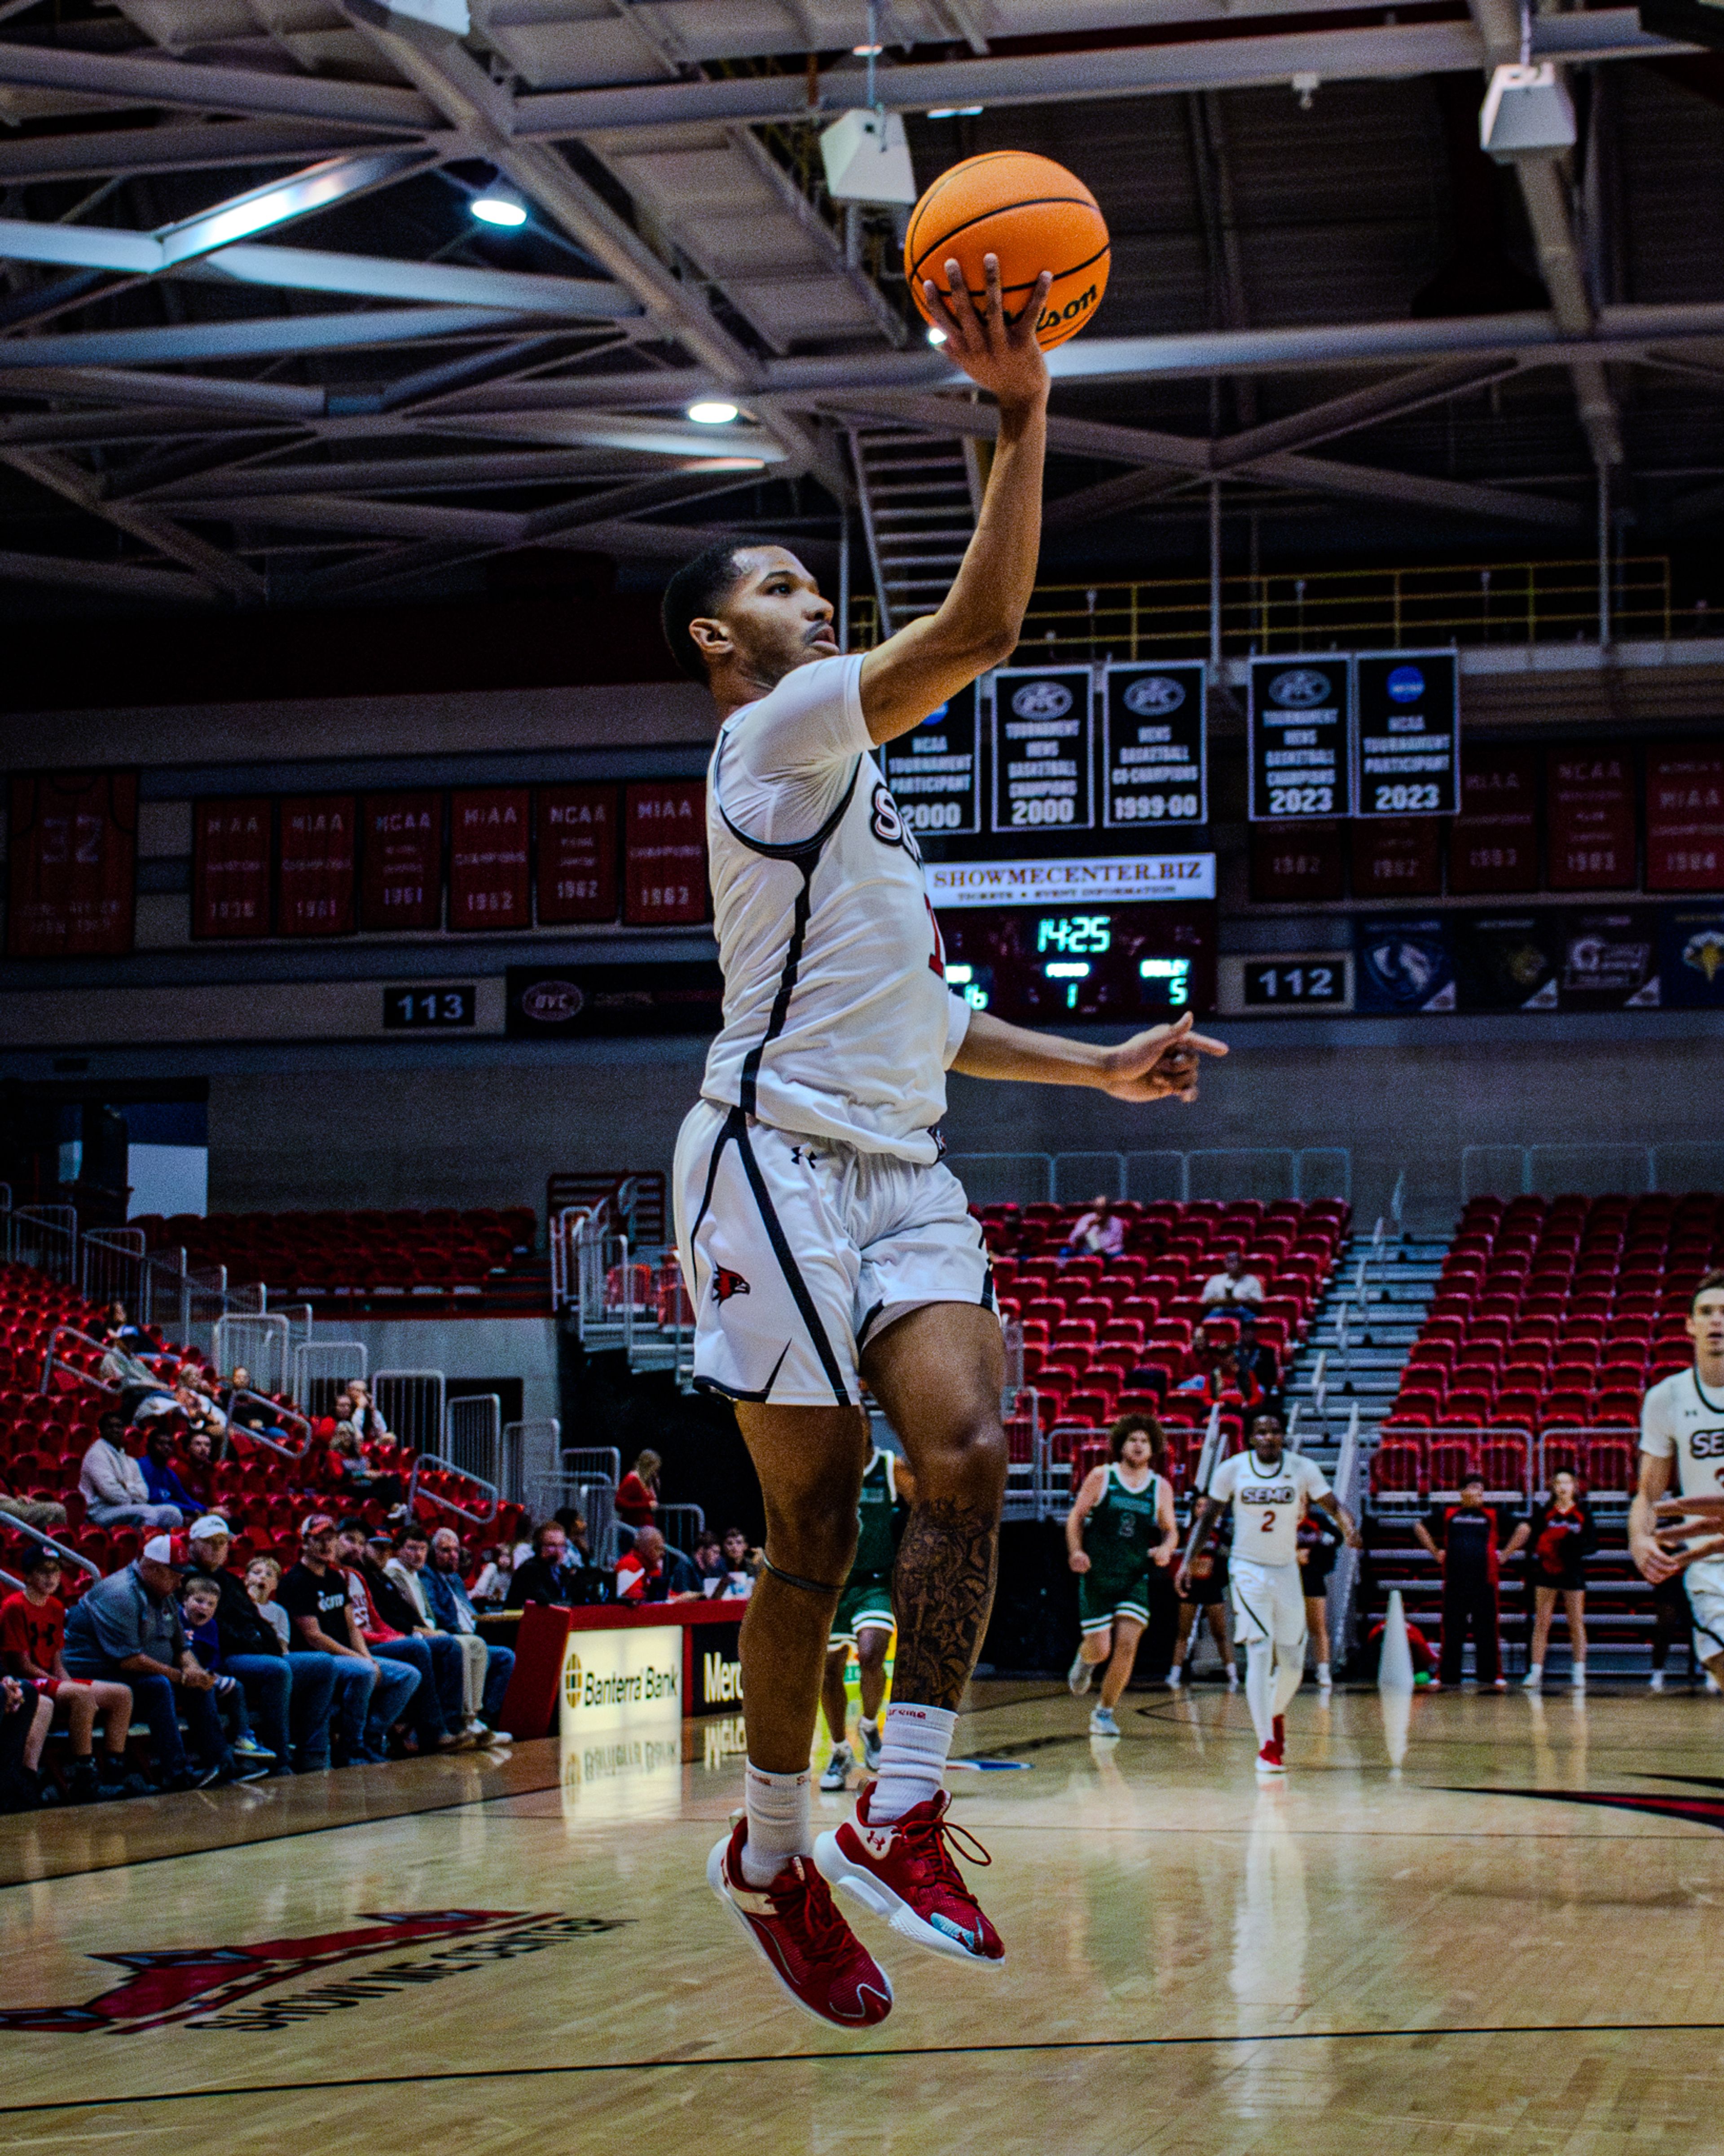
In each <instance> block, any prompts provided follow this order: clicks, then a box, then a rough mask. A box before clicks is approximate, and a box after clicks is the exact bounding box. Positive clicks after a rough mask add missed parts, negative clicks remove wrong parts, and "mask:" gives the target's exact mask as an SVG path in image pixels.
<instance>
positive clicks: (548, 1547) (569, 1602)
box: [504, 1520, 585, 1609]
mask: <svg viewBox="0 0 1724 2156" xmlns="http://www.w3.org/2000/svg"><path fill="white" fill-rule="evenodd" d="M568 1554H569V1545H568V1536H567V1533H566V1532H564V1530H563V1529H562V1527H560V1526H559V1525H558V1524H557V1522H556V1521H555V1520H546V1521H545V1522H544V1523H543V1524H542V1525H541V1526H540V1527H537V1528H536V1529H535V1531H534V1533H533V1553H532V1555H531V1557H530V1558H528V1559H527V1561H526V1563H525V1564H518V1565H516V1568H515V1573H514V1577H513V1578H511V1580H510V1582H509V1599H508V1601H507V1602H506V1604H505V1605H504V1606H505V1608H506V1609H525V1608H526V1605H527V1604H528V1603H529V1602H538V1603H542V1604H544V1605H545V1606H546V1608H547V1609H571V1608H572V1607H573V1606H574V1605H575V1604H577V1603H579V1602H581V1601H582V1600H583V1599H585V1598H584V1596H583V1594H582V1578H581V1570H582V1568H581V1567H580V1566H578V1565H573V1564H571V1563H569V1562H568Z"/></svg>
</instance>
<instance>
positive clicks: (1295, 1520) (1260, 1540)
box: [1209, 1452, 1329, 1564]
mask: <svg viewBox="0 0 1724 2156" xmlns="http://www.w3.org/2000/svg"><path fill="white" fill-rule="evenodd" d="M1328 1494H1329V1485H1328V1483H1327V1482H1326V1481H1325V1480H1324V1477H1323V1471H1322V1469H1321V1467H1319V1466H1317V1464H1316V1461H1315V1460H1307V1459H1306V1457H1305V1455H1304V1454H1303V1453H1300V1452H1284V1453H1283V1454H1282V1455H1281V1457H1280V1460H1279V1461H1278V1462H1277V1464H1276V1465H1275V1466H1273V1467H1265V1466H1264V1464H1263V1462H1262V1461H1261V1460H1260V1459H1259V1458H1258V1457H1257V1455H1256V1454H1255V1452H1236V1453H1234V1455H1233V1457H1232V1458H1231V1459H1230V1460H1223V1461H1222V1463H1221V1465H1220V1466H1219V1467H1218V1468H1217V1469H1216V1470H1215V1472H1214V1473H1213V1475H1212V1476H1210V1477H1209V1495H1210V1496H1212V1497H1213V1498H1214V1499H1215V1500H1216V1501H1217V1502H1218V1503H1220V1504H1224V1505H1225V1504H1231V1505H1232V1507H1233V1553H1234V1558H1236V1559H1237V1558H1244V1559H1245V1560H1246V1562H1247V1563H1250V1564H1297V1563H1298V1562H1299V1522H1301V1520H1302V1519H1303V1518H1304V1517H1305V1513H1306V1504H1307V1502H1308V1501H1309V1500H1310V1499H1311V1498H1313V1497H1326V1496H1328Z"/></svg>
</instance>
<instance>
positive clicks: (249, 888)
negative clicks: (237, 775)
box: [192, 798, 275, 941]
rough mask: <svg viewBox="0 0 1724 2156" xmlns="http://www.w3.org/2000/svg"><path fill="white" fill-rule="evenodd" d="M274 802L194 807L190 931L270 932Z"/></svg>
mask: <svg viewBox="0 0 1724 2156" xmlns="http://www.w3.org/2000/svg"><path fill="white" fill-rule="evenodd" d="M273 808H274V804H273V803H270V802H269V801H266V800H262V799H259V798H246V799H243V800H227V801H198V802H195V803H193V804H192V935H193V936H194V937H198V939H199V940H200V941H201V940H203V938H204V937H218V938H221V939H222V940H223V941H228V940H231V939H233V938H234V937H247V936H267V935H268V934H269V871H270V869H271V868H272V866H273V865H274V863H275V827H274V815H273Z"/></svg>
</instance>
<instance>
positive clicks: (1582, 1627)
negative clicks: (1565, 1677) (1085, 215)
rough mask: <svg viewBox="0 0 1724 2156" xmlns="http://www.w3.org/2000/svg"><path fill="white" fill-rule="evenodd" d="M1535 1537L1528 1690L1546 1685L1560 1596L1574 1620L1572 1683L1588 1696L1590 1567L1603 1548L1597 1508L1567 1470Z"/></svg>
mask: <svg viewBox="0 0 1724 2156" xmlns="http://www.w3.org/2000/svg"><path fill="white" fill-rule="evenodd" d="M1529 1535H1530V1543H1531V1546H1530V1548H1528V1550H1527V1553H1526V1584H1527V1585H1528V1586H1529V1587H1531V1589H1532V1659H1531V1660H1530V1661H1529V1662H1528V1664H1527V1666H1526V1689H1527V1691H1537V1690H1538V1689H1539V1687H1540V1686H1542V1684H1543V1682H1544V1656H1545V1650H1546V1648H1547V1645H1549V1643H1550V1636H1551V1619H1552V1616H1553V1615H1554V1614H1555V1613H1556V1607H1557V1596H1558V1595H1559V1594H1560V1595H1561V1596H1562V1608H1563V1612H1564V1614H1566V1616H1567V1617H1568V1651H1569V1655H1570V1657H1571V1659H1572V1661H1573V1676H1572V1677H1571V1679H1570V1681H1571V1682H1572V1683H1573V1686H1574V1689H1575V1690H1576V1691H1583V1689H1584V1688H1585V1685H1586V1561H1587V1559H1588V1558H1589V1557H1590V1556H1591V1555H1592V1553H1593V1551H1594V1550H1595V1549H1597V1548H1598V1529H1597V1528H1596V1527H1594V1526H1593V1515H1592V1508H1591V1507H1590V1506H1588V1503H1587V1501H1586V1500H1585V1498H1584V1497H1583V1496H1581V1495H1580V1486H1579V1484H1578V1482H1576V1481H1575V1479H1574V1477H1573V1476H1572V1475H1571V1474H1570V1473H1569V1472H1568V1469H1567V1468H1566V1467H1565V1468H1561V1469H1559V1470H1558V1471H1557V1473H1556V1474H1554V1475H1553V1476H1552V1477H1551V1495H1550V1501H1549V1503H1548V1504H1544V1505H1535V1506H1534V1507H1533V1508H1532V1522H1531V1525H1530V1528H1529Z"/></svg>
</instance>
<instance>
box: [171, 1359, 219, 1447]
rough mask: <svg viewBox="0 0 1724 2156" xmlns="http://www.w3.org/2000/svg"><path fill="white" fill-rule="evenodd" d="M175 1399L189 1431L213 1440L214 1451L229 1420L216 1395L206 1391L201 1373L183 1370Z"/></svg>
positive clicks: (176, 1388) (175, 1390) (175, 1389)
mask: <svg viewBox="0 0 1724 2156" xmlns="http://www.w3.org/2000/svg"><path fill="white" fill-rule="evenodd" d="M173 1397H174V1400H175V1403H176V1404H177V1406H178V1408H179V1410H180V1413H181V1414H182V1415H184V1417H185V1418H186V1428H187V1430H188V1431H189V1432H190V1433H191V1434H192V1435H194V1436H195V1435H198V1433H199V1432H200V1431H202V1432H203V1434H204V1435H207V1436H208V1438H209V1439H210V1440H211V1449H212V1450H213V1448H214V1443H215V1441H216V1440H218V1439H219V1438H220V1437H221V1435H222V1434H223V1431H224V1430H226V1429H227V1427H228V1418H227V1417H226V1415H224V1414H223V1413H222V1411H221V1409H219V1408H218V1406H217V1405H216V1403H215V1395H214V1394H213V1393H211V1392H209V1391H208V1390H207V1389H206V1386H205V1382H204V1379H203V1376H202V1374H201V1373H199V1372H197V1371H193V1370H189V1369H186V1368H182V1370H181V1373H180V1380H179V1383H177V1385H176V1386H175V1388H174V1394H173Z"/></svg>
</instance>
